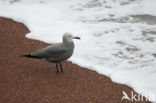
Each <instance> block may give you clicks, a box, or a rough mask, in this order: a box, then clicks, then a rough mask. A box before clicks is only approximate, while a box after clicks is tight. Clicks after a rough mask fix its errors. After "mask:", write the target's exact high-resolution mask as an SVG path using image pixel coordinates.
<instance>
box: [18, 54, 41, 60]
mask: <svg viewBox="0 0 156 103" xmlns="http://www.w3.org/2000/svg"><path fill="white" fill-rule="evenodd" d="M21 57H27V58H36V59H41V58H40V57H37V56H32V55H31V54H24V55H21Z"/></svg>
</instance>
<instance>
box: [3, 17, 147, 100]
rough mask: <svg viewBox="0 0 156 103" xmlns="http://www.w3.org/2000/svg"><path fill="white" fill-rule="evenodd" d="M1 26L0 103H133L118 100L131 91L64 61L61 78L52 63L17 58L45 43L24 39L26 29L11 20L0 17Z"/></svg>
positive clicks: (43, 45) (124, 86)
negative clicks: (63, 73)
mask: <svg viewBox="0 0 156 103" xmlns="http://www.w3.org/2000/svg"><path fill="white" fill-rule="evenodd" d="M0 27H1V28H0V35H1V38H0V46H1V50H0V58H2V59H1V62H0V92H1V93H0V103H135V102H132V101H129V100H126V99H124V100H121V99H122V96H123V94H122V92H123V91H125V92H126V93H127V94H128V96H130V93H131V91H133V92H134V90H133V89H132V88H130V87H128V86H126V85H122V84H117V83H114V82H112V81H111V79H110V78H108V77H106V76H104V75H101V74H98V73H97V72H95V71H92V70H89V69H86V68H82V67H79V66H77V65H75V64H72V63H71V62H68V61H65V62H63V63H62V65H63V67H64V70H65V71H68V74H67V75H62V74H57V73H56V69H55V64H54V63H48V62H45V61H42V60H36V59H29V58H21V57H19V56H20V55H22V54H27V53H31V52H32V51H35V50H37V49H40V48H41V47H45V46H47V44H45V43H43V42H41V41H36V40H31V39H27V38H25V34H26V33H28V32H29V30H28V29H27V27H26V26H25V25H24V24H22V23H18V22H15V21H13V20H11V19H7V18H2V17H0ZM134 93H135V94H137V93H136V92H134ZM137 95H139V94H137ZM144 100H145V98H144ZM137 103H150V102H148V101H143V102H142V101H141V102H137Z"/></svg>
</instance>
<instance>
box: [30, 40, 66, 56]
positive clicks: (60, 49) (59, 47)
mask: <svg viewBox="0 0 156 103" xmlns="http://www.w3.org/2000/svg"><path fill="white" fill-rule="evenodd" d="M66 52H67V48H66V47H65V46H64V45H63V44H62V43H59V44H53V45H50V46H48V47H46V48H43V49H40V50H38V51H36V52H33V53H31V56H35V57H39V58H45V59H49V58H57V57H58V56H61V55H63V54H64V53H66Z"/></svg>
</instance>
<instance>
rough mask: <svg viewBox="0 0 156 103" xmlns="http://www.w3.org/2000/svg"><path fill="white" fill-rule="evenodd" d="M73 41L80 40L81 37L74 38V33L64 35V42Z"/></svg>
mask: <svg viewBox="0 0 156 103" xmlns="http://www.w3.org/2000/svg"><path fill="white" fill-rule="evenodd" d="M73 39H80V38H79V37H74V36H73V34H72V33H64V34H63V42H72V41H73Z"/></svg>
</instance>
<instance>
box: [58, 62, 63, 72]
mask: <svg viewBox="0 0 156 103" xmlns="http://www.w3.org/2000/svg"><path fill="white" fill-rule="evenodd" d="M59 64H60V67H61V72H63V68H62V64H61V62H59Z"/></svg>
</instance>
